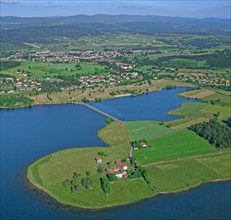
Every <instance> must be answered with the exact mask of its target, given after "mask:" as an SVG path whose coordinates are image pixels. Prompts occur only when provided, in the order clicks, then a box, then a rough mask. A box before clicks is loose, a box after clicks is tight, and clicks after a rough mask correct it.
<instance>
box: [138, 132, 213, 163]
mask: <svg viewBox="0 0 231 220" xmlns="http://www.w3.org/2000/svg"><path fill="white" fill-rule="evenodd" d="M148 144H149V145H150V148H141V149H138V150H135V151H134V155H135V158H136V160H137V161H138V162H139V163H140V164H150V163H154V162H158V161H164V160H174V159H179V158H183V157H190V156H195V155H202V154H208V153H213V152H216V151H217V150H216V148H215V147H213V146H211V145H210V144H209V143H208V142H207V141H206V140H204V139H203V138H201V137H199V136H198V135H197V134H195V133H194V132H192V131H189V130H184V131H181V132H177V133H174V134H169V135H165V136H163V137H159V138H153V139H151V140H149V141H148Z"/></svg>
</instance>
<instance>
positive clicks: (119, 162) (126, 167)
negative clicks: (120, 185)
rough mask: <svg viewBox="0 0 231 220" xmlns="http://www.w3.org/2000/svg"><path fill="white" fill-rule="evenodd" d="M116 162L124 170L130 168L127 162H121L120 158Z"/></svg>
mask: <svg viewBox="0 0 231 220" xmlns="http://www.w3.org/2000/svg"><path fill="white" fill-rule="evenodd" d="M116 164H117V166H119V167H120V168H121V169H123V170H127V169H128V166H127V165H126V164H124V163H123V162H121V161H120V160H117V161H116Z"/></svg>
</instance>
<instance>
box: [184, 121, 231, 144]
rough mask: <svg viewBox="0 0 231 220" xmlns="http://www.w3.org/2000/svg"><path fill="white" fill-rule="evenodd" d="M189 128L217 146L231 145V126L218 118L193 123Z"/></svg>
mask: <svg viewBox="0 0 231 220" xmlns="http://www.w3.org/2000/svg"><path fill="white" fill-rule="evenodd" d="M189 129H190V130H193V131H194V132H196V133H197V134H198V135H199V136H201V137H203V138H205V139H207V140H208V141H209V142H210V143H211V144H213V145H215V146H216V148H230V147H231V128H230V127H228V126H227V125H225V124H222V123H221V122H219V121H218V120H216V119H212V120H210V121H208V122H202V123H198V124H195V125H192V126H190V127H189Z"/></svg>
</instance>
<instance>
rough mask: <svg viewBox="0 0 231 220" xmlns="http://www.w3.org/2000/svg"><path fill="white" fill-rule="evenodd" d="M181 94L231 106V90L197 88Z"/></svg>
mask: <svg viewBox="0 0 231 220" xmlns="http://www.w3.org/2000/svg"><path fill="white" fill-rule="evenodd" d="M180 95H182V96H184V97H189V98H198V99H201V100H204V101H209V102H211V101H213V102H214V103H215V104H218V105H223V106H230V104H231V94H230V92H228V91H223V90H208V89H199V90H198V89H197V90H192V91H187V92H183V93H181V94H180Z"/></svg>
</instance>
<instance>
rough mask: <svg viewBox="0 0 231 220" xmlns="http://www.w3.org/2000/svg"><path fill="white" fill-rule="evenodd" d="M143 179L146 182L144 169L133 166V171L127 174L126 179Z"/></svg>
mask: <svg viewBox="0 0 231 220" xmlns="http://www.w3.org/2000/svg"><path fill="white" fill-rule="evenodd" d="M141 177H142V178H144V180H145V181H147V172H146V170H145V168H144V167H141V166H135V169H134V170H132V171H129V172H128V179H136V178H141Z"/></svg>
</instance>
